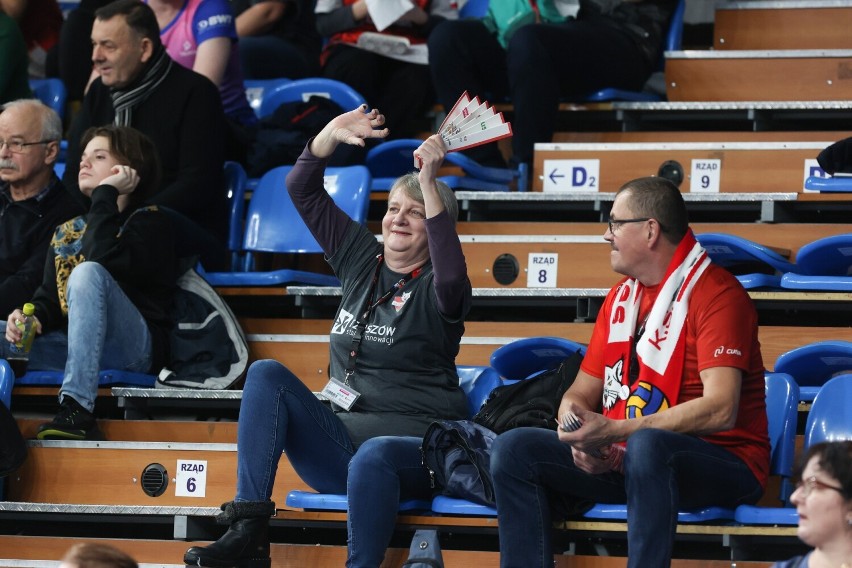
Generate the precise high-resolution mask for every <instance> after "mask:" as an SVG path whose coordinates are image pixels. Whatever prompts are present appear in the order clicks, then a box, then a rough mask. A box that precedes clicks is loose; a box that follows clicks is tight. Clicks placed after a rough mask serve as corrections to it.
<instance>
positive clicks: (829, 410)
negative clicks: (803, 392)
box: [805, 373, 852, 448]
mask: <svg viewBox="0 0 852 568" xmlns="http://www.w3.org/2000/svg"><path fill="white" fill-rule="evenodd" d="M849 401H852V373H846V374H843V375H838V376H836V377H834V378H833V379H831V380H830V381H828V382H827V383H825V384H824V385H823V386H822V388H821V389H820V391H819V393H818V394H817V396H816V398H815V399H814V403H813V405H812V406H811V409H810V411H809V412H808V420H807V423H806V424H805V447H806V448H809V447H811V446H812V445H814V444H818V443H820V442H835V441H838V440H852V406H850V404H849Z"/></svg>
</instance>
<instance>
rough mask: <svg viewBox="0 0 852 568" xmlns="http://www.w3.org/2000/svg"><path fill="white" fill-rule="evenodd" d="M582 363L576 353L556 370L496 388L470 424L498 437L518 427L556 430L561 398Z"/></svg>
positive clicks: (563, 361) (581, 357) (578, 354)
mask: <svg viewBox="0 0 852 568" xmlns="http://www.w3.org/2000/svg"><path fill="white" fill-rule="evenodd" d="M582 362H583V356H582V355H580V353H579V352H575V353H574V354H572V355H570V356H568V357H566V358H565V359H563V360H562V362H561V363H560V364H559V366H558V367H557V368H555V369H551V370H549V371H544V372H543V373H541V374H539V375H537V376H535V377H533V378H530V379H525V380H522V381H518V382H517V383H514V384H511V385H503V386H499V387H497V388H495V389H494V390H492V391H491V394H489V395H488V398H487V399H486V400H485V403H484V404H483V405H482V408H480V409H479V412H477V413H476V416H474V417H473V421H474V422H476V423H477V424H480V425H482V426H484V427H486V428H488V429H489V430H492V431H494V432H496V433H497V434H502V433H503V432H505V431H506V430H511V429H512V428H519V427H521V426H532V427H535V428H549V429H551V430H556V412H557V411H558V410H559V403H560V401H561V400H562V395H563V394H565V391H566V390H568V387H570V386H571V384H572V383H573V382H574V379H575V378H576V377H577V372H578V371H579V370H580V363H582Z"/></svg>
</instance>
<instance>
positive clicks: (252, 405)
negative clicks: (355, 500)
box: [236, 360, 355, 501]
mask: <svg viewBox="0 0 852 568" xmlns="http://www.w3.org/2000/svg"><path fill="white" fill-rule="evenodd" d="M266 433H268V434H266ZM282 452H286V453H287V457H288V458H289V460H290V463H291V464H293V468H294V469H295V470H296V473H298V474H299V477H301V478H302V479H303V480H304V481H305V483H307V484H308V485H310V486H311V487H313V488H314V489H316V490H317V491H319V492H320V493H345V492H346V476H347V467H348V465H349V460H350V459H352V455H353V454H354V453H355V446H354V444H353V443H352V440H350V439H349V433H348V432H347V431H346V428H345V427H344V426H343V423H342V422H341V421H340V420H339V419H338V418H337V416H335V415H334V413H333V412H332V411H331V409H330V408H328V407H327V406H326V405H325V404H323V403H322V402H320V401H319V400H318V399H317V397H316V395H314V393H313V392H311V391H310V390H309V389H308V387H306V386H305V385H304V384H303V383H302V382H301V381H300V380H299V379H298V377H296V375H294V374H293V373H291V372H290V371H289V370H288V369H287V368H286V367H285V366H284V365H282V364H281V363H279V362H277V361H272V360H265V361H256V362H255V363H253V364H252V365H251V367H249V370H248V375H247V376H246V383H245V387H244V388H243V400H242V402H241V403H240V418H239V426H238V428H237V496H236V500H237V501H266V500H268V499H269V498H270V497H271V496H272V487H273V485H274V484H275V473H276V472H277V469H278V462H279V461H280V460H281V453H282Z"/></svg>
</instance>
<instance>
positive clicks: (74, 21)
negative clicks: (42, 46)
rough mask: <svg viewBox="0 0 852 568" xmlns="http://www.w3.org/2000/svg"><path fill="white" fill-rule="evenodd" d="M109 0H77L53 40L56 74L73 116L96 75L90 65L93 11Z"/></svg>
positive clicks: (70, 121)
mask: <svg viewBox="0 0 852 568" xmlns="http://www.w3.org/2000/svg"><path fill="white" fill-rule="evenodd" d="M109 3H110V0H80V3H79V4H77V6H76V7H75V8H74V9H72V10H70V11H69V12H68V13H67V14H66V16H65V23H64V24H62V29H61V30H60V31H59V43H57V44H56V48H55V51H56V65H57V73H56V74H57V76H58V77H59V78H60V79H61V80H62V83H63V84H64V85H65V89H66V90H67V91H68V110H69V112H70V114H71V116H72V120H69V121H68V122H69V124H70V123H72V122H73V115H75V114H76V113H77V111H79V110H80V105H81V103H82V102H83V97H84V96H85V94H86V91H87V90H88V88H89V84H90V83H91V82H92V81H93V80H95V79H96V78H97V74H96V73H93V69H92V24H93V23H94V21H95V11H96V10H97V9H98V8H102V7H103V6H106V5H107V4H109Z"/></svg>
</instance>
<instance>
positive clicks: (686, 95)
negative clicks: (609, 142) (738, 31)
mask: <svg viewBox="0 0 852 568" xmlns="http://www.w3.org/2000/svg"><path fill="white" fill-rule="evenodd" d="M665 74H666V95H667V97H668V99H669V100H670V101H703V102H707V101H847V100H850V99H852V50H849V49H842V50H841V49H838V50H742V51H740V50H737V51H670V52H666V70H665Z"/></svg>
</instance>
